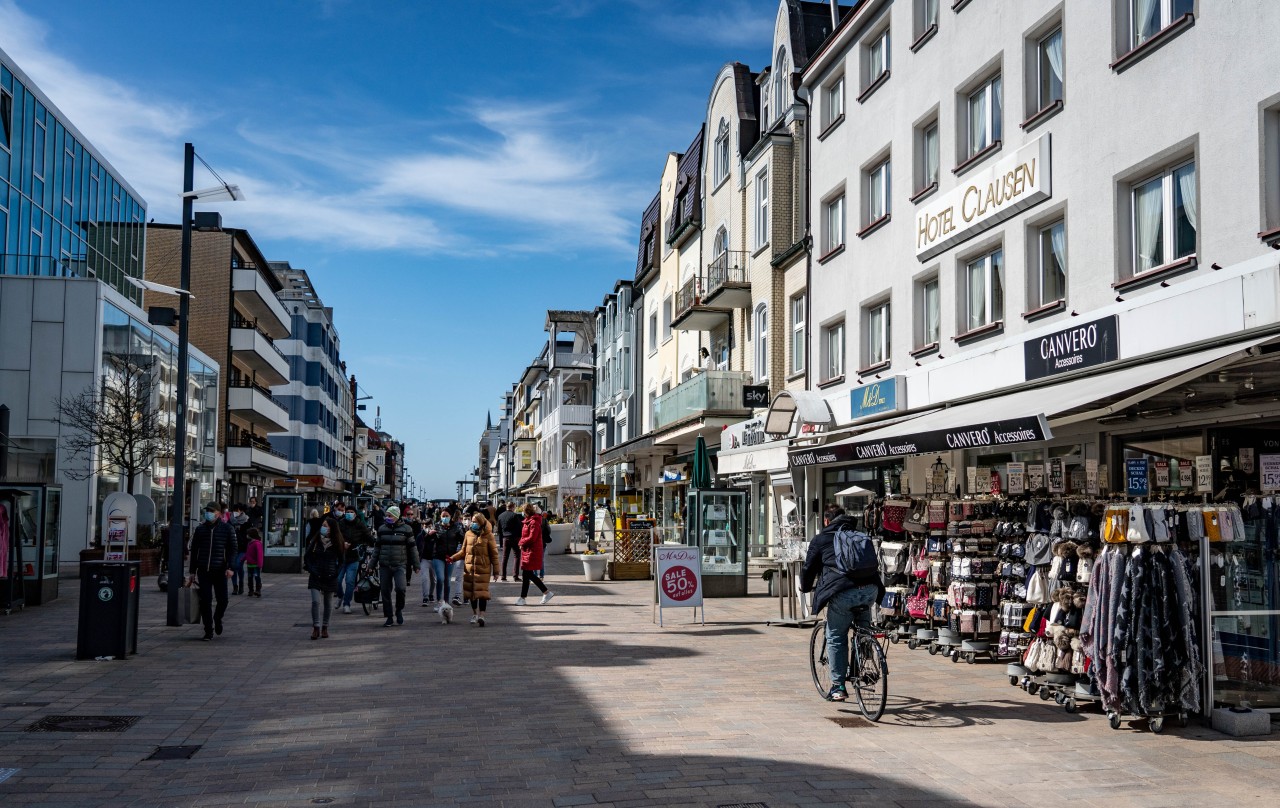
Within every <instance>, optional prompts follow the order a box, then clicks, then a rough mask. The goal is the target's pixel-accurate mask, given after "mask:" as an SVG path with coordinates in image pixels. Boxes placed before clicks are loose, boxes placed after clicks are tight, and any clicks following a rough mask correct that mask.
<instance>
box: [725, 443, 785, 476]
mask: <svg viewBox="0 0 1280 808" xmlns="http://www.w3.org/2000/svg"><path fill="white" fill-rule="evenodd" d="M786 468H787V442H786V441H775V442H772V443H766V444H764V445H763V446H743V447H742V448H739V449H725V450H724V451H722V452H720V453H719V454H718V455H716V474H717V475H719V476H728V475H730V474H749V473H751V472H753V471H757V472H768V471H785V470H786Z"/></svg>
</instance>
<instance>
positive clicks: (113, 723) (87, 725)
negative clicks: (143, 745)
mask: <svg viewBox="0 0 1280 808" xmlns="http://www.w3.org/2000/svg"><path fill="white" fill-rule="evenodd" d="M140 718H142V716H140V715H46V716H45V717H44V718H41V719H40V720H39V721H37V722H35V723H34V724H32V725H31V726H29V727H27V732H124V731H125V730H127V729H128V728H129V727H132V726H133V725H134V724H136V723H138V719H140Z"/></svg>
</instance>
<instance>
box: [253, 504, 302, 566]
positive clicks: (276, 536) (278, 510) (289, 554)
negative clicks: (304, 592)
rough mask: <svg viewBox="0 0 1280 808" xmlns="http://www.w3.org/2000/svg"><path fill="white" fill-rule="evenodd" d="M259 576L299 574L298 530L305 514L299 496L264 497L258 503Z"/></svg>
mask: <svg viewBox="0 0 1280 808" xmlns="http://www.w3.org/2000/svg"><path fill="white" fill-rule="evenodd" d="M262 512H263V514H264V517H263V522H264V523H265V527H266V531H265V532H264V534H263V537H262V538H263V548H262V549H263V556H264V558H263V560H262V564H263V567H262V571H263V572H301V571H302V528H303V523H304V522H305V521H306V518H305V517H306V514H305V513H304V512H303V509H302V496H301V495H299V494H267V495H266V496H265V497H263V500H262Z"/></svg>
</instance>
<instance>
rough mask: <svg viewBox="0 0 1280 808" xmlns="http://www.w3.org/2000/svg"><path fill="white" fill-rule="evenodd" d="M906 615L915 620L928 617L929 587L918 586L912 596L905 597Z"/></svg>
mask: <svg viewBox="0 0 1280 808" xmlns="http://www.w3.org/2000/svg"><path fill="white" fill-rule="evenodd" d="M907 614H908V615H910V616H911V617H916V618H925V617H928V616H929V587H927V586H925V585H924V584H920V585H919V586H917V587H916V591H915V594H914V595H908V596H907Z"/></svg>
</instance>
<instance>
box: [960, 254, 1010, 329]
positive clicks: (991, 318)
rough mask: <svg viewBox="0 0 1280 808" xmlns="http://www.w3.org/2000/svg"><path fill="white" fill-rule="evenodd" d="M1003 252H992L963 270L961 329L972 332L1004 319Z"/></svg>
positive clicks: (973, 261)
mask: <svg viewBox="0 0 1280 808" xmlns="http://www.w3.org/2000/svg"><path fill="white" fill-rule="evenodd" d="M1003 272H1004V251H1003V250H993V251H992V252H989V253H987V254H986V255H984V256H982V257H980V258H975V259H974V260H972V261H970V262H969V263H967V264H966V265H965V268H964V276H963V281H964V327H965V331H966V332H969V331H975V330H977V329H979V328H982V327H983V326H988V325H991V324H992V323H995V322H998V321H999V320H1001V319H1003V318H1004V279H1003V277H1002V274H1003Z"/></svg>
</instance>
